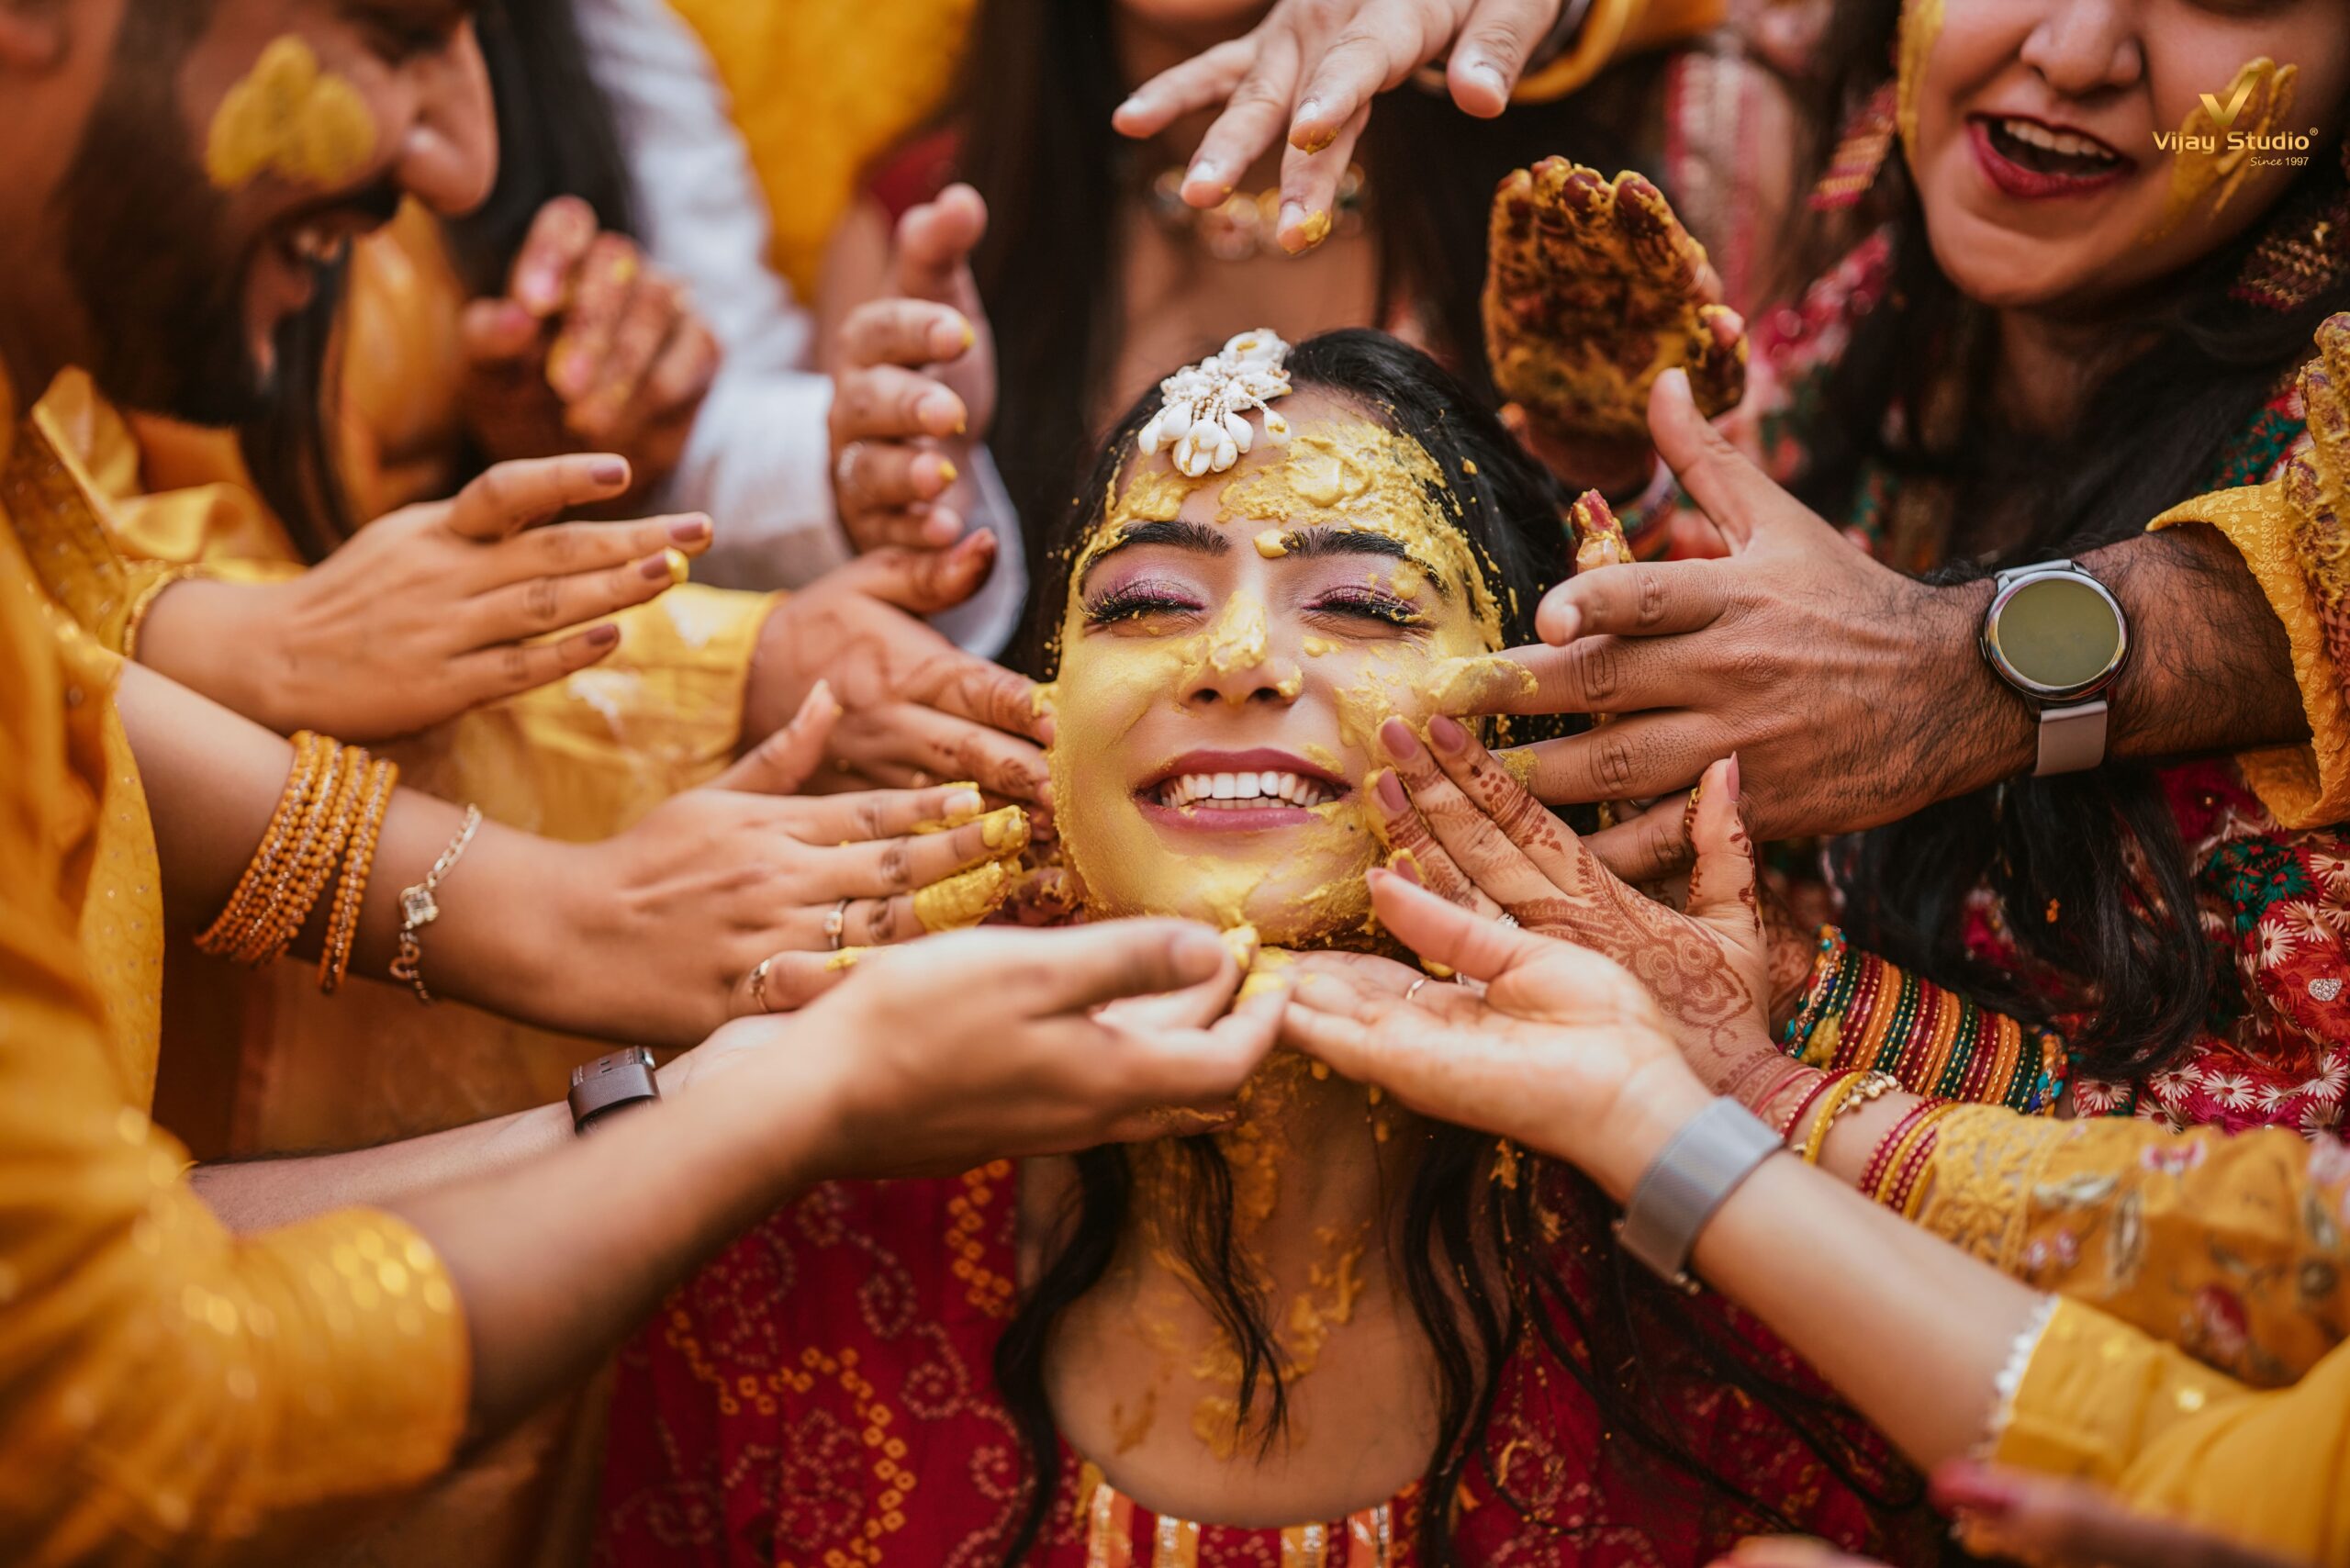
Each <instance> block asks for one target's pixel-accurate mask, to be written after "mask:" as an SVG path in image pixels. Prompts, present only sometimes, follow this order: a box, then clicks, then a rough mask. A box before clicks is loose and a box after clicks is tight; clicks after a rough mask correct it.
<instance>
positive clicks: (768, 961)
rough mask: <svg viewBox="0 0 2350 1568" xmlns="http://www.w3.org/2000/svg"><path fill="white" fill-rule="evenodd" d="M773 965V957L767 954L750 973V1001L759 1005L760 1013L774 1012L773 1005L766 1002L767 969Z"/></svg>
mask: <svg viewBox="0 0 2350 1568" xmlns="http://www.w3.org/2000/svg"><path fill="white" fill-rule="evenodd" d="M774 963H775V957H774V955H773V954H769V955H768V956H767V957H766V958H761V959H760V960H759V962H758V967H757V968H755V969H753V970H752V971H751V1000H752V1001H753V1002H757V1003H758V1004H759V1011H760V1012H762V1013H772V1012H774V1011H775V1006H774V1004H773V1003H772V1002H768V1001H767V969H768V968H769V967H770V966H771V965H773V964H774Z"/></svg>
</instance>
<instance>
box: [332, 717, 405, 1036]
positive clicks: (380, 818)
mask: <svg viewBox="0 0 2350 1568" xmlns="http://www.w3.org/2000/svg"><path fill="white" fill-rule="evenodd" d="M399 778H400V769H399V764H397V763H396V762H393V761H391V760H389V759H388V758H383V757H379V758H377V759H376V761H375V765H374V766H373V767H370V768H369V769H368V770H367V790H366V794H365V796H364V799H363V800H362V801H361V803H360V807H359V816H358V821H357V823H355V824H354V825H353V829H352V835H351V850H350V854H349V855H348V856H346V857H344V860H343V863H342V879H341V881H340V882H338V883H337V884H336V885H335V890H334V906H333V909H332V910H331V911H330V913H329V914H328V916H327V939H326V943H325V946H323V947H322V948H321V949H320V950H319V990H320V991H324V992H325V993H326V994H327V995H329V996H332V995H333V994H334V993H335V991H336V988H338V987H340V986H341V984H342V978H343V976H344V975H345V974H346V973H347V972H349V970H350V968H351V949H352V946H353V943H355V942H356V941H357V940H358V936H359V906H360V903H361V902H362V901H363V900H364V899H365V898H366V896H367V878H368V874H369V873H370V872H371V871H373V870H374V868H375V844H376V841H377V839H378V838H379V837H380V836H381V835H382V834H383V830H384V814H385V813H386V812H387V811H389V810H390V809H391V804H392V791H393V790H395V789H397V787H398V785H399Z"/></svg>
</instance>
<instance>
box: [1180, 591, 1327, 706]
mask: <svg viewBox="0 0 2350 1568" xmlns="http://www.w3.org/2000/svg"><path fill="white" fill-rule="evenodd" d="M1304 685H1305V676H1304V671H1303V670H1301V669H1299V668H1298V666H1297V661H1296V660H1294V659H1292V658H1288V657H1286V656H1281V655H1276V654H1275V652H1274V650H1273V633H1272V618H1271V617H1270V616H1269V615H1268V614H1267V613H1266V612H1265V604H1264V601H1263V600H1262V599H1259V598H1257V597H1256V596H1255V595H1254V594H1248V593H1236V594H1234V595H1233V596H1232V597H1231V598H1230V599H1226V600H1225V604H1224V610H1223V612H1222V613H1221V614H1219V615H1218V616H1217V617H1216V618H1215V622H1214V624H1213V625H1211V626H1210V627H1209V628H1208V629H1207V630H1206V631H1205V632H1203V633H1201V634H1200V638H1199V652H1198V655H1197V657H1196V658H1195V659H1194V661H1193V663H1192V668H1191V669H1190V670H1189V671H1188V672H1187V674H1186V678H1185V680H1184V689H1185V692H1186V694H1187V695H1188V697H1189V700H1192V701H1194V702H1230V703H1234V704H1239V703H1244V702H1293V701H1295V700H1297V694H1298V692H1299V691H1301V690H1302V689H1304Z"/></svg>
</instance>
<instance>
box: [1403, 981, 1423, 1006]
mask: <svg viewBox="0 0 2350 1568" xmlns="http://www.w3.org/2000/svg"><path fill="white" fill-rule="evenodd" d="M1427 983H1428V977H1427V976H1426V975H1422V976H1421V977H1420V978H1419V979H1417V980H1414V981H1413V982H1412V983H1411V984H1409V985H1407V986H1405V987H1404V1001H1406V1002H1409V1001H1411V1000H1412V998H1414V997H1416V996H1417V995H1419V994H1420V987H1422V986H1424V985H1426V984H1427Z"/></svg>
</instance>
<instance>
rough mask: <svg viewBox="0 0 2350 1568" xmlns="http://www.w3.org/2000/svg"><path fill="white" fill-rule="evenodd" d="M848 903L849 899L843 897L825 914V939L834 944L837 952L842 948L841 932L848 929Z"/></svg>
mask: <svg viewBox="0 0 2350 1568" xmlns="http://www.w3.org/2000/svg"><path fill="white" fill-rule="evenodd" d="M848 905H849V901H848V900H846V899H843V900H841V902H838V903H836V904H834V906H833V908H832V913H829V914H827V915H825V916H824V940H825V941H827V942H830V943H831V944H832V945H833V951H834V952H835V953H837V952H839V951H840V950H841V933H843V932H844V931H846V930H847V929H848Z"/></svg>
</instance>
